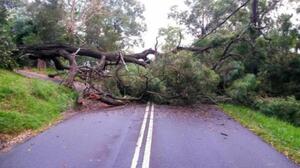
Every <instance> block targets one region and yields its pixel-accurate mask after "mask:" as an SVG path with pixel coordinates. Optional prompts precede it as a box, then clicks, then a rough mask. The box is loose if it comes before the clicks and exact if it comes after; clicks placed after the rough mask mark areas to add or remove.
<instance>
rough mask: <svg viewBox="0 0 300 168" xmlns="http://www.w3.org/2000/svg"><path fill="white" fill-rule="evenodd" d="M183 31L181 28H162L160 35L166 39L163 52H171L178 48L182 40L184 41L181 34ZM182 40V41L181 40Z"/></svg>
mask: <svg viewBox="0 0 300 168" xmlns="http://www.w3.org/2000/svg"><path fill="white" fill-rule="evenodd" d="M181 32H182V30H181V29H180V28H179V27H173V26H169V27H167V28H160V29H159V32H158V35H159V37H163V38H164V45H163V46H162V50H163V51H170V50H172V49H174V48H175V47H177V45H178V43H179V41H180V40H183V36H182V34H181ZM180 38H182V39H180Z"/></svg>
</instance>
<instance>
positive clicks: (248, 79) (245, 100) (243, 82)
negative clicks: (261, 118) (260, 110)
mask: <svg viewBox="0 0 300 168" xmlns="http://www.w3.org/2000/svg"><path fill="white" fill-rule="evenodd" d="M257 86H258V82H257V80H256V77H255V75H254V74H247V75H246V76H244V77H243V78H241V79H238V80H235V81H234V82H233V84H232V85H231V86H230V87H229V88H228V89H227V90H226V92H227V94H228V95H229V96H230V97H231V98H232V99H233V100H234V101H235V102H237V103H241V104H246V105H250V104H252V103H253V101H254V98H255V95H256V89H257Z"/></svg>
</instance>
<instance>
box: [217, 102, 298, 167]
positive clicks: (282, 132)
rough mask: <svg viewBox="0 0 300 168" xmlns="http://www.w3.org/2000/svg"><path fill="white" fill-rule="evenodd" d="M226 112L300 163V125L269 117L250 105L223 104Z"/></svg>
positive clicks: (222, 106)
mask: <svg viewBox="0 0 300 168" xmlns="http://www.w3.org/2000/svg"><path fill="white" fill-rule="evenodd" d="M219 106H220V107H221V108H222V109H223V110H224V112H225V113H227V114H228V115H229V116H231V117H233V118H234V119H235V120H237V121H238V122H240V123H241V124H242V125H243V126H245V127H247V128H248V129H249V130H251V131H252V132H254V133H255V134H257V135H258V136H260V137H261V138H262V139H264V140H265V141H266V142H268V143H269V144H271V145H272V146H273V147H274V148H276V149H277V150H278V151H280V152H281V153H283V154H284V155H286V156H287V157H288V158H290V159H292V160H294V161H295V162H296V163H298V164H299V163H300V127H295V126H293V125H291V124H289V123H287V122H284V121H281V120H278V119H276V118H273V117H268V116H266V115H264V114H262V113H260V112H258V111H255V110H252V109H250V108H248V107H244V106H238V105H232V104H221V105H219Z"/></svg>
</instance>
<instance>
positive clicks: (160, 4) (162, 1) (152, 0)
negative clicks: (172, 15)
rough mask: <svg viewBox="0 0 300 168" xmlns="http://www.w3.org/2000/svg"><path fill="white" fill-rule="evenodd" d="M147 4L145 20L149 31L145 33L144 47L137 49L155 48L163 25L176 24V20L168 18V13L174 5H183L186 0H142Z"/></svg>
mask: <svg viewBox="0 0 300 168" xmlns="http://www.w3.org/2000/svg"><path fill="white" fill-rule="evenodd" d="M140 1H141V2H142V3H143V4H144V5H145V8H146V10H145V13H144V16H145V19H146V20H145V22H146V24H147V31H146V32H145V33H144V34H143V40H144V42H145V46H144V47H137V48H135V50H143V49H145V48H154V45H155V43H156V36H157V34H158V30H159V28H161V27H167V26H168V25H175V23H174V21H172V20H169V19H168V13H169V12H170V8H171V7H172V6H173V5H183V4H184V3H183V2H184V0H140Z"/></svg>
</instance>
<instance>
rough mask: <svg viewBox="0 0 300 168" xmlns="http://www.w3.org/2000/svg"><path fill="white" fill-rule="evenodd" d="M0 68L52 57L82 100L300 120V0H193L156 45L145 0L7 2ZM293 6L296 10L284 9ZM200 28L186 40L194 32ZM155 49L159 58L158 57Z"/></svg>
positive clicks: (0, 26)
mask: <svg viewBox="0 0 300 168" xmlns="http://www.w3.org/2000/svg"><path fill="white" fill-rule="evenodd" d="M0 5H1V6H0V7H1V11H0V12H1V13H0V38H1V44H0V53H1V56H0V68H2V69H8V70H13V69H16V68H22V67H36V66H37V64H39V63H41V62H43V63H44V64H46V66H47V67H48V68H53V69H54V68H55V69H56V72H54V73H52V74H49V76H50V77H55V76H63V77H64V81H63V84H64V85H65V86H68V87H70V88H73V87H74V82H75V81H77V82H81V83H84V84H85V88H84V90H83V91H82V93H80V96H79V98H78V99H94V100H99V101H102V102H105V103H107V104H111V105H122V104H124V103H127V102H132V101H134V102H145V101H148V100H151V101H153V102H155V103H157V104H171V105H193V104H196V103H210V104H218V103H222V102H231V103H234V104H241V105H244V106H249V107H251V108H255V109H259V110H260V111H262V112H263V113H265V114H267V115H271V116H276V117H279V118H280V119H282V120H285V121H288V122H291V123H293V124H295V125H298V126H299V125H300V102H299V99H300V78H299V75H300V55H299V49H300V23H299V20H298V19H297V18H299V12H300V6H299V2H298V1H297V0H294V1H293V0H289V1H281V0H214V1H207V0H186V1H185V6H186V7H185V8H184V9H181V8H180V7H179V6H173V7H172V8H171V9H170V11H169V19H172V20H174V21H175V22H176V23H177V24H178V26H169V27H162V28H161V29H160V31H159V33H158V34H156V35H153V38H154V39H155V38H156V44H153V48H150V49H145V50H144V51H141V52H135V51H134V50H133V47H135V46H140V45H143V40H142V38H141V35H142V33H143V32H145V31H146V30H147V25H146V24H145V22H144V19H145V18H144V16H143V13H144V11H145V7H144V6H143V4H142V3H140V2H139V1H136V0H101V1H99V0H34V1H23V0H1V4H0ZM287 6H288V7H289V8H288V9H289V10H288V11H287V10H284V9H285V7H287ZM186 34H189V35H191V36H193V39H192V40H191V41H193V42H192V43H191V44H190V45H183V44H182V41H183V40H184V39H185V38H186V37H185V35H186ZM151 55H152V58H151Z"/></svg>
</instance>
